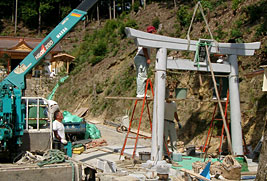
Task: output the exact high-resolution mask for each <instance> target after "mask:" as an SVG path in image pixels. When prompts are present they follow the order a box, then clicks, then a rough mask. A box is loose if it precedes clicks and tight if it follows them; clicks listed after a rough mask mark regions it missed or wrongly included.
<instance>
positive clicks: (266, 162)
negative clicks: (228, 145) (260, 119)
mask: <svg viewBox="0 0 267 181" xmlns="http://www.w3.org/2000/svg"><path fill="white" fill-rule="evenodd" d="M266 112H267V111H266ZM265 117H267V115H266V116H265ZM261 180H267V119H265V125H264V139H263V143H262V147H261V153H260V158H259V165H258V171H257V176H256V181H261Z"/></svg>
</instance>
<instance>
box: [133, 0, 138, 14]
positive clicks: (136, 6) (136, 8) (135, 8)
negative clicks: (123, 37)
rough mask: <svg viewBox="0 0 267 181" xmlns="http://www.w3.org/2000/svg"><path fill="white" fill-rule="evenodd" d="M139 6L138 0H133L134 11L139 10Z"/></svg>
mask: <svg viewBox="0 0 267 181" xmlns="http://www.w3.org/2000/svg"><path fill="white" fill-rule="evenodd" d="M139 6H140V2H139V1H135V2H134V7H133V10H134V12H136V13H137V12H138V11H139Z"/></svg>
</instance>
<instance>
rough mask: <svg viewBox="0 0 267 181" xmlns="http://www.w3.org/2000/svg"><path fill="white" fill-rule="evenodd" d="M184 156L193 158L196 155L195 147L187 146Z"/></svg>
mask: <svg viewBox="0 0 267 181" xmlns="http://www.w3.org/2000/svg"><path fill="white" fill-rule="evenodd" d="M186 155H187V156H195V155H196V147H195V146H194V145H189V146H187V147H186Z"/></svg>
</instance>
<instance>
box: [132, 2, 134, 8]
mask: <svg viewBox="0 0 267 181" xmlns="http://www.w3.org/2000/svg"><path fill="white" fill-rule="evenodd" d="M133 9H134V0H132V10H133Z"/></svg>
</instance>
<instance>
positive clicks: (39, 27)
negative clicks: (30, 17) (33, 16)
mask: <svg viewBox="0 0 267 181" xmlns="http://www.w3.org/2000/svg"><path fill="white" fill-rule="evenodd" d="M38 14H39V17H38V36H40V34H41V19H42V13H41V11H40V8H39V11H38Z"/></svg>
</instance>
